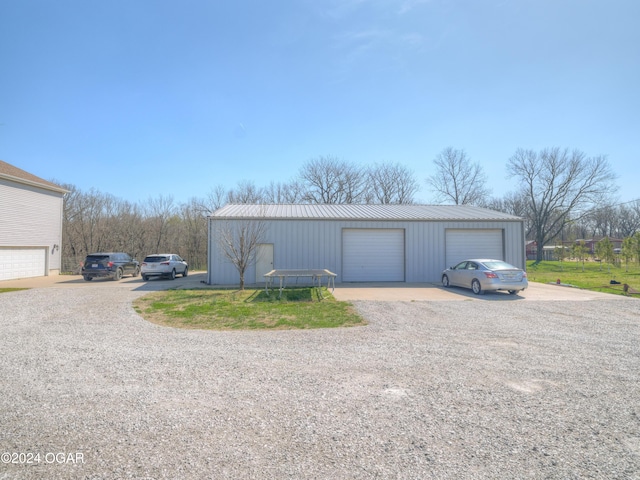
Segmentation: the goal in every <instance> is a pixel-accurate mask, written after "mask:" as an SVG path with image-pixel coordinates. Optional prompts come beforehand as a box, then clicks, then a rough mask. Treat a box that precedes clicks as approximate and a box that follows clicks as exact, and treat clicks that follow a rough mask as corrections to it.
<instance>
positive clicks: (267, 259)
mask: <svg viewBox="0 0 640 480" xmlns="http://www.w3.org/2000/svg"><path fill="white" fill-rule="evenodd" d="M271 270H273V243H260V244H258V249H257V250H256V283H261V282H264V275H265V273H269V272H270V271H271Z"/></svg>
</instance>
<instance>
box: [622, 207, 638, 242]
mask: <svg viewBox="0 0 640 480" xmlns="http://www.w3.org/2000/svg"><path fill="white" fill-rule="evenodd" d="M618 217H619V220H618V233H617V236H618V237H619V238H625V237H632V236H633V235H635V234H636V232H638V231H640V200H635V201H633V202H631V203H629V204H628V205H620V209H619V211H618Z"/></svg>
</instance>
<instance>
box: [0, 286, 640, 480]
mask: <svg viewBox="0 0 640 480" xmlns="http://www.w3.org/2000/svg"><path fill="white" fill-rule="evenodd" d="M114 285H117V284H114V283H107V282H104V283H97V282H92V283H91V284H88V283H87V284H86V285H83V288H75V287H69V286H66V287H65V286H64V285H63V286H58V288H37V289H32V290H25V291H18V292H11V293H3V294H0V316H1V319H0V353H1V355H0V454H1V455H2V463H1V464H0V480H5V479H6V480H8V479H42V478H47V479H72V478H73V479H75V478H86V479H124V478H128V479H204V478H256V479H261V478H274V479H281V478H296V479H297V478H314V479H316V478H317V479H325V478H326V479H368V478H399V479H409V478H411V479H421V478H436V479H467V478H468V479H471V478H491V479H500V478H505V479H507V478H508V479H512V478H533V479H537V478H551V479H555V478H557V479H567V478H576V479H577V478H594V479H605V478H606V479H616V478H619V479H640V347H639V343H638V342H639V339H640V301H639V300H638V299H629V298H621V297H605V298H604V299H603V297H598V298H597V299H595V300H579V301H578V300H570V299H569V300H557V301H495V302H494V301H490V300H487V299H486V298H485V299H483V301H473V300H471V299H469V298H468V297H466V296H462V297H461V298H460V299H459V300H457V299H456V300H453V301H447V302H444V301H393V302H388V301H387V302H379V301H363V300H356V301H354V304H355V305H356V307H357V308H358V310H359V311H360V312H361V313H362V314H363V315H364V316H365V317H366V318H367V319H368V320H369V322H370V324H369V325H368V326H366V327H357V328H349V329H332V330H313V331H277V332H210V331H195V330H192V331H189V330H178V329H169V328H164V327H160V326H157V325H153V324H150V323H147V322H145V321H144V320H143V319H142V318H140V317H139V316H138V315H137V314H136V313H135V312H134V311H133V309H132V308H131V302H132V301H133V300H134V299H135V298H137V297H139V296H140V295H143V294H144V293H146V292H145V289H143V288H126V286H124V284H123V286H122V288H113V286H114ZM149 285H151V286H152V287H153V284H152V283H151V282H150V283H149ZM157 285H160V284H157ZM21 454H23V455H21ZM27 462H30V463H27Z"/></svg>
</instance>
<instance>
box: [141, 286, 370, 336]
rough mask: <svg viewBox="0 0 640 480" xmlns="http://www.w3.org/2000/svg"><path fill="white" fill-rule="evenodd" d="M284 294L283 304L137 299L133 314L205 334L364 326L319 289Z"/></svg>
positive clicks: (258, 299) (208, 295)
mask: <svg viewBox="0 0 640 480" xmlns="http://www.w3.org/2000/svg"><path fill="white" fill-rule="evenodd" d="M323 297H324V299H320V298H318V294H317V291H316V289H314V288H308V287H302V288H286V289H285V290H284V291H283V292H282V298H280V299H278V295H277V292H275V293H274V292H271V295H267V294H266V293H265V292H264V290H256V289H248V290H224V289H208V288H201V289H180V290H166V291H162V292H154V293H151V294H149V295H145V296H144V297H140V298H139V299H137V300H136V301H135V302H134V308H135V310H136V312H138V314H140V315H141V316H142V317H143V318H145V319H146V320H148V321H150V322H153V323H156V324H159V325H164V326H168V327H175V328H194V329H206V330H292V329H311V328H336V327H353V326H359V325H366V321H365V320H364V319H363V318H362V317H361V316H360V315H359V314H358V313H357V312H356V311H355V309H354V308H353V306H352V305H351V304H350V303H347V302H338V301H337V300H336V299H335V298H333V296H332V295H331V294H330V293H329V292H328V291H327V290H326V288H323Z"/></svg>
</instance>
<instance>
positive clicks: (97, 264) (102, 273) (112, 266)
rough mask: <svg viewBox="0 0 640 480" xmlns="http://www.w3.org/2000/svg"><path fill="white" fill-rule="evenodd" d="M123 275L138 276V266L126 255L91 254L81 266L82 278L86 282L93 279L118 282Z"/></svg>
mask: <svg viewBox="0 0 640 480" xmlns="http://www.w3.org/2000/svg"><path fill="white" fill-rule="evenodd" d="M123 275H131V276H133V277H137V276H138V275H140V264H138V262H137V261H136V260H134V259H133V258H131V255H128V254H126V253H92V254H90V255H87V258H86V259H85V261H84V264H83V265H82V276H83V277H84V279H85V280H86V281H87V282H88V281H90V280H93V279H94V278H95V277H109V278H111V279H112V280H120V279H121V278H122V276H123Z"/></svg>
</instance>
